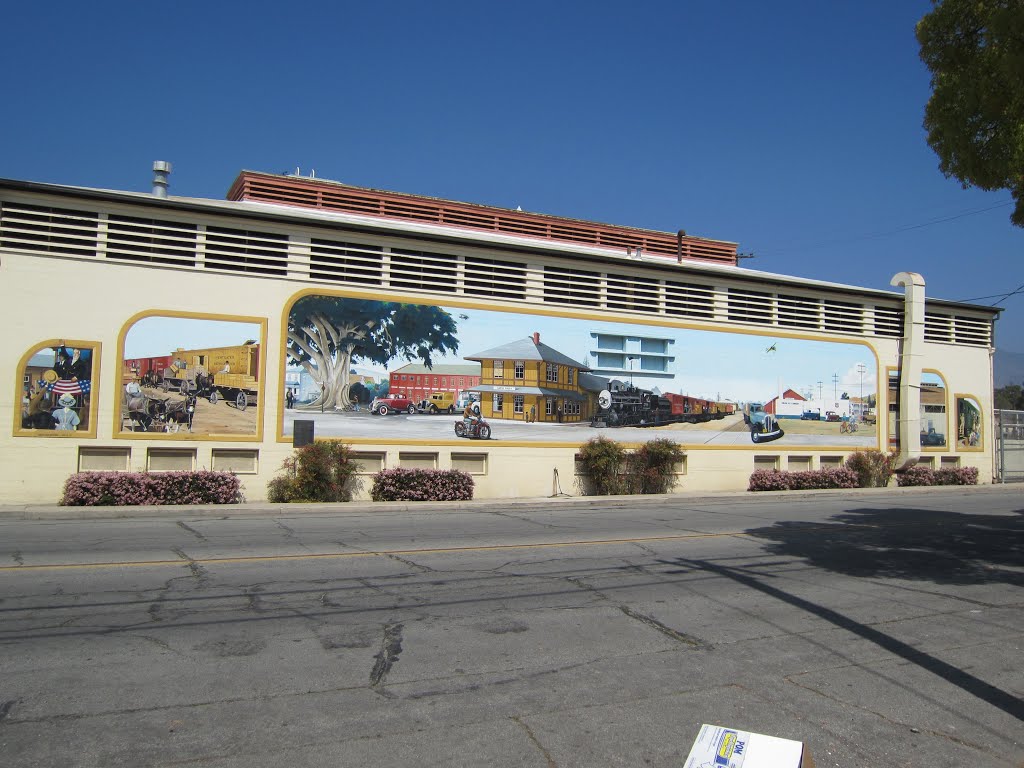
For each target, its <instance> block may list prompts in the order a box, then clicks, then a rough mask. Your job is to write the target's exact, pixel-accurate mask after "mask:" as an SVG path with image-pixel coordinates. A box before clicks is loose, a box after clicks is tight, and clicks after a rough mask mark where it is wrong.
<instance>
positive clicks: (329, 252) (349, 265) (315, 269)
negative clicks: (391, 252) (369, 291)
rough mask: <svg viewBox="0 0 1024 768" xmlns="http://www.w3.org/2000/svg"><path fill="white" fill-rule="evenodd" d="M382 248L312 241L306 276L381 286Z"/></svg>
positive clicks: (332, 241)
mask: <svg viewBox="0 0 1024 768" xmlns="http://www.w3.org/2000/svg"><path fill="white" fill-rule="evenodd" d="M383 255H384V250H383V249H382V248H380V247H377V246H372V245H357V244H355V243H341V242H337V241H334V240H312V241H311V242H310V248H309V276H310V277H311V278H313V279H314V280H330V281H333V282H339V283H357V284H359V285H380V284H381V271H382V269H381V267H382V262H383Z"/></svg>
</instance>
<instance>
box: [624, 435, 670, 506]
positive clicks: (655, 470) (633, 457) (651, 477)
mask: <svg viewBox="0 0 1024 768" xmlns="http://www.w3.org/2000/svg"><path fill="white" fill-rule="evenodd" d="M682 460H683V449H682V447H681V446H680V445H679V443H677V442H675V441H674V440H668V439H666V438H658V439H656V440H651V441H650V442H647V443H644V444H643V445H641V446H640V447H639V448H637V449H636V451H634V452H633V453H631V454H628V456H627V463H628V464H629V468H630V472H629V474H628V476H627V477H628V479H629V480H632V481H633V482H632V483H627V484H628V485H632V486H633V487H632V489H631V492H632V493H668V492H669V490H671V489H672V487H673V486H674V485H675V484H676V481H677V478H676V464H678V463H679V462H680V461H682Z"/></svg>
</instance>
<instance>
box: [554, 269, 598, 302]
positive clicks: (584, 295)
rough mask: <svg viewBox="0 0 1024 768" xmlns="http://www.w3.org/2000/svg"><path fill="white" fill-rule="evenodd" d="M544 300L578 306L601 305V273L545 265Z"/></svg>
mask: <svg viewBox="0 0 1024 768" xmlns="http://www.w3.org/2000/svg"><path fill="white" fill-rule="evenodd" d="M544 301H545V302H546V303H552V304H564V305H567V306H577V307H597V306H600V305H601V275H600V274H598V273H597V272H588V271H586V270H583V269H568V268H565V267H544Z"/></svg>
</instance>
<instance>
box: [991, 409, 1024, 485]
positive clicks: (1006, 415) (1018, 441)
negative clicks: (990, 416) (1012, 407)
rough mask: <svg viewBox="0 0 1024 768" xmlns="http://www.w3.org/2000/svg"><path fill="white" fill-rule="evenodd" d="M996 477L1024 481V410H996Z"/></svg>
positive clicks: (1007, 480) (1001, 481)
mask: <svg viewBox="0 0 1024 768" xmlns="http://www.w3.org/2000/svg"><path fill="white" fill-rule="evenodd" d="M995 417H996V425H995V426H996V479H997V482H1000V483H1020V482H1024V411H1001V410H1000V411H996V412H995Z"/></svg>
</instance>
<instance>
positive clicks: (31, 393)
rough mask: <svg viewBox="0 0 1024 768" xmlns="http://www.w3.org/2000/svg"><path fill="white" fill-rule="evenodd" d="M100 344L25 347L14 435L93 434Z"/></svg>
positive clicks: (65, 341)
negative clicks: (19, 405) (28, 348)
mask: <svg viewBox="0 0 1024 768" xmlns="http://www.w3.org/2000/svg"><path fill="white" fill-rule="evenodd" d="M99 351H100V344H99V343H98V342H94V341H76V340H70V339H59V340H50V341H46V342H43V343H42V344H39V345H37V346H35V347H33V348H32V349H30V350H29V351H28V352H27V353H26V354H25V355H24V356H23V357H22V359H21V364H20V365H19V367H18V396H17V400H16V402H19V403H20V404H21V408H20V409H17V410H16V411H15V425H14V434H15V435H18V436H23V437H24V436H31V437H95V436H96V398H97V397H98V393H97V387H96V378H98V377H97V376H96V374H97V373H98V371H99Z"/></svg>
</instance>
